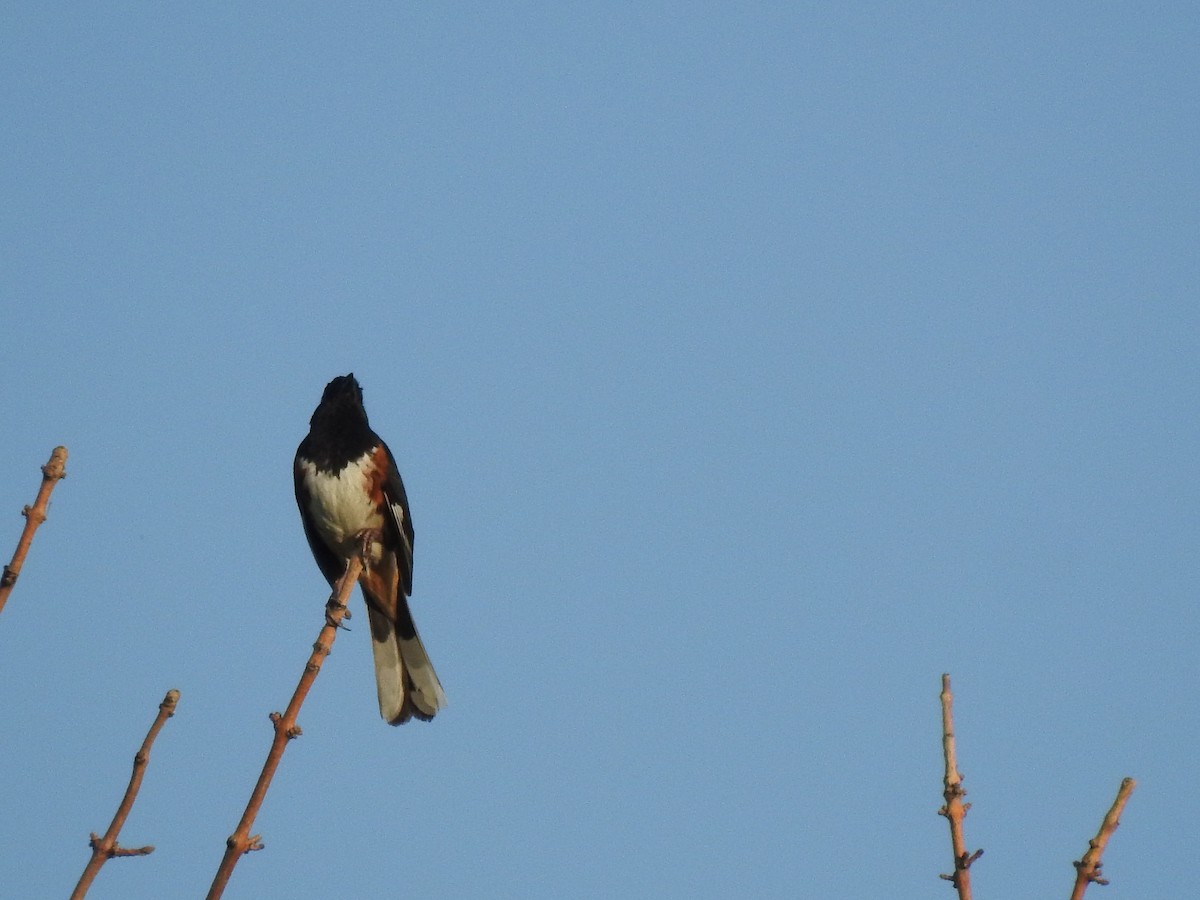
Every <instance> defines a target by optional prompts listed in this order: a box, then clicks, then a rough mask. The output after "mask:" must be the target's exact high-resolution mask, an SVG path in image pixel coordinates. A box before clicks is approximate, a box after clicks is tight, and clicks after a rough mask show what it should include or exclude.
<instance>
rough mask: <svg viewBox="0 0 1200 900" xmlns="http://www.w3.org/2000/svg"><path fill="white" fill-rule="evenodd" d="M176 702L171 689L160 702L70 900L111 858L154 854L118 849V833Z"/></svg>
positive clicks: (79, 896) (80, 895)
mask: <svg viewBox="0 0 1200 900" xmlns="http://www.w3.org/2000/svg"><path fill="white" fill-rule="evenodd" d="M178 702H179V691H176V690H170V691H167V695H166V696H165V697H164V698H163V702H162V703H160V704H158V715H157V716H156V717H155V719H154V724H153V725H151V726H150V730H149V731H148V732H147V733H146V739H145V740H144V741H142V746H141V747H140V748H139V749H138V752H137V753H136V754H134V757H133V775H131V776H130V778H129V787H127V788H126V789H125V796H124V797H123V798H122V799H121V805H120V806H118V807H117V812H116V815H114V816H113V820H112V824H111V825H109V826H108V831H106V832H104V837H97V835H96V833H95V832H92V839H91V847H92V858H91V859H90V860H88V864H87V865H86V866H85V867H84V869H83V874H82V875H80V876H79V883H78V884H76V885H75V890H74V891H73V892H72V893H71V900H82V898H83V896H84V895H85V894H87V892H88V888H90V887H91V886H92V881H93V880H95V878H96V875H97V873H99V871H100V867H101V866H103V865H104V864H105V863H106V862H108V861H109V860H110V859H112V858H113V857H114V856H146V855H148V854H150V853H153V852H154V848H153V847H137V848H134V849H132V850H128V849H126V848H124V847H121V846H119V845H118V844H117V835H118V834H120V833H121V828H122V826H124V824H125V820H126V819H127V818H128V817H129V811H130V810H131V809H133V803H134V801H135V800H137V795H138V791H139V790H140V789H141V787H142V778H143V776H145V774H146V766H147V765H149V764H150V747H151V745H153V744H154V739H155V738H156V737H158V733H159V732H160V731H162V727H163V725H165V724H166V722H167V719H169V718H171V716H173V715H175V705H176V704H177V703H178Z"/></svg>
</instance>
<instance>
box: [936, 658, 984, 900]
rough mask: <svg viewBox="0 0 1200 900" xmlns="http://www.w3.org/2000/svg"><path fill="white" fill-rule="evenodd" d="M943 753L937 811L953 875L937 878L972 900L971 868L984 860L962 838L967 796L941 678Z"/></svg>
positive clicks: (946, 680)
mask: <svg viewBox="0 0 1200 900" xmlns="http://www.w3.org/2000/svg"><path fill="white" fill-rule="evenodd" d="M941 699H942V752H943V754H945V757H946V777H945V780H944V783H945V785H946V790H945V792H944V793H943V794H942V796H943V797H945V798H946V805H945V806H943V807H942V808H941V809H939V810H938V815H940V816H945V817H946V818H947V819H948V820H949V822H950V843H951V844H952V845H953V846H954V874H953V875H941V876H939V877H941V878H943V879H945V880H946V881H949V882H951V883H952V884H953V885H954V887H955V889H956V890H957V891H958V897H959V900H971V864H972V863H973V862H975V860H977V859H979V857H981V856H983V851H982V850H976V851H975V852H974V853H968V852H967V845H966V841H965V840H964V838H963V819H964V818H966V815H967V810H968V809H970V808H971V804H970V803H963V800H962V798H963V797H965V796H966V795H967V792H966V791H965V790H963V786H962V775H961V774H959V771H958V753H957V750H956V749H955V746H954V695H953V694H951V693H950V676H949V675H943V676H942V694H941Z"/></svg>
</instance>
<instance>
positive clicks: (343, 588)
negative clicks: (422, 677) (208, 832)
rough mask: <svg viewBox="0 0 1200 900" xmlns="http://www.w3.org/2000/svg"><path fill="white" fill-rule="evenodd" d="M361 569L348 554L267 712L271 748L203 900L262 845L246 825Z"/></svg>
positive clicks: (219, 890)
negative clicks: (321, 619) (277, 707)
mask: <svg viewBox="0 0 1200 900" xmlns="http://www.w3.org/2000/svg"><path fill="white" fill-rule="evenodd" d="M361 572H362V559H361V558H360V557H359V556H354V557H352V558H351V559H350V562H349V563H348V564H347V565H346V572H345V574H344V575H342V579H341V581H339V582H338V586H337V590H336V591H335V593H334V596H333V597H331V598H330V600H329V603H328V604H327V605H326V614H325V626H324V627H323V628H322V629H321V633H320V634H319V635H318V636H317V642H316V643H315V644H313V649H312V655H311V656H309V658H308V662H307V663H306V664H305V666H304V674H303V675H301V676H300V683H299V684H298V685H296V692H295V693H294V694H293V695H292V700H291V702H290V703H289V704H288V706H287V710H285V711H284V713H283V715H280V714H279V713H277V712H273V713H271V721H272V722H273V723H274V726H275V737H274V739H273V740H272V741H271V750H270V752H268V754H267V761H266V763H264V764H263V769H262V774H261V775H259V776H258V783H257V784H255V785H254V790H253V791H252V792H251V794H250V802H249V803H248V804H246V811H245V812H244V813H243V814H242V820H241V821H240V822H239V823H238V826H237V828H236V829H235V830H234V832H233V834H231V835H230V836H229V839H228V840H227V841H226V842H225V856H224V857H223V858H222V859H221V865H220V867H219V868H218V869H217V874H216V876H215V877H214V878H213V883H212V887H210V888H209V890H208V895H207V900H217V898H219V897H220V896H221V895H222V894H223V893H224V892H225V886H226V885H227V884H229V878H230V876H231V875H232V874H233V869H234V866H236V865H237V864H238V860H239V859H241V858H242V856H243V855H244V854H246V853H249V852H251V851H253V850H261V849H263V843H262V840H261V837H260V836H259V835H257V834H255V835H251V834H250V829H251V828H252V827H254V819H255V817H257V815H258V812H259V810H260V809H261V808H262V804H263V799H264V798H265V797H266V795H267V789H268V788H269V787H270V786H271V779H272V778H274V777H275V770H276V769H277V768H279V762H280V760H281V759H283V751H284V750H285V749H286V748H287V744H288V741H290V740H291V739H292V738H295V737H299V736H300V733H301V732H300V728H299V726H298V725H297V724H296V717H297V716H298V715H299V713H300V707H301V706H302V705H303V704H304V699H305V698H306V697H307V696H308V691H309V689H310V688H311V687H312V685H313V682H314V681H315V680H316V678H317V675H318V674H319V673H320V671H321V664H322V663H323V662H324V661H325V657H326V656H328V655H329V652H330V650H331V649H332V648H333V641H334V639H335V638H336V637H337V630H338V628H339V627H340V626H341V622H342V619H343V618H345V616H346V601H347V600H349V598H350V592H351V591H352V590H353V589H354V585H355V583H356V582H357V581H358V576H359V574H360V573H361Z"/></svg>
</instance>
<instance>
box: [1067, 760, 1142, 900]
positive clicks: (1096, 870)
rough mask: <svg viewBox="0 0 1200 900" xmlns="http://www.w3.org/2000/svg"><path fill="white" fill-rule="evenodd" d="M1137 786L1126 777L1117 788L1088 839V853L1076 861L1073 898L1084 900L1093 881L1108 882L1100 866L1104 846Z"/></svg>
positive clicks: (1073, 899) (1072, 899)
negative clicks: (1094, 833) (1106, 810)
mask: <svg viewBox="0 0 1200 900" xmlns="http://www.w3.org/2000/svg"><path fill="white" fill-rule="evenodd" d="M1135 787H1137V782H1136V781H1134V780H1133V779H1132V778H1124V779H1122V780H1121V787H1120V788H1119V789H1118V790H1117V799H1116V800H1114V801H1113V805H1112V808H1111V809H1109V811H1108V814H1107V815H1106V816H1105V817H1104V821H1103V822H1101V823H1100V830H1099V831H1098V832H1096V836H1095V837H1094V838H1092V839H1091V840H1090V841H1088V850H1087V853H1085V854H1083V859H1081V860H1077V861H1076V862H1075V889H1074V890H1072V891H1071V900H1083V894H1084V891H1086V890H1087V889H1088V885H1089V884H1091V883H1092V882H1095V883H1096V884H1108V882H1107V881H1106V880H1105V879H1104V878H1102V877H1101V875H1100V868H1101V866H1102V865H1103V863H1101V862H1100V857H1102V856H1103V855H1104V848H1105V847H1107V846H1108V839H1109V838H1110V837H1112V833H1113V832H1114V831H1116V830H1117V826H1118V825H1120V824H1121V813H1122V812H1123V811H1124V809H1125V802H1126V801H1127V800H1128V799H1129V795H1130V794H1132V793H1133V789H1134V788H1135Z"/></svg>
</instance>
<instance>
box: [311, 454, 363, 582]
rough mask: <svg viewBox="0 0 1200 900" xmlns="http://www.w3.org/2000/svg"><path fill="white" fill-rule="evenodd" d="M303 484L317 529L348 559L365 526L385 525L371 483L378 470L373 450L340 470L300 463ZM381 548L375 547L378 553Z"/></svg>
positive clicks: (331, 545) (355, 548)
mask: <svg viewBox="0 0 1200 900" xmlns="http://www.w3.org/2000/svg"><path fill="white" fill-rule="evenodd" d="M300 471H301V473H302V475H301V477H302V478H303V479H304V486H305V487H306V488H308V496H309V501H308V511H309V512H310V513H311V514H312V517H313V521H314V523H315V524H316V527H317V530H318V532H319V533H320V534H321V536H322V537H323V538H324V539H325V543H327V544H328V545H329V547H330V549H332V550H334V551H335V552H336V553H337V554H338V555H339V556H342V557H346V558H348V557H349V556H350V555H351V554H352V553H354V552H355V551H356V550H357V549H358V546H357V540H356V539H357V535H358V534H360V533H361V532H362V531H364V530H365V529H368V528H371V529H380V528H382V527H383V516H381V515H380V514H379V510H378V509H376V507H375V504H374V503H372V502H371V498H370V496H369V492H368V484H369V481H370V478H371V476H372V474H373V473H374V471H375V461H374V459H373V458H372V456H371V454H370V453H367V454H364V455H363V456H362V457H360V458H359V459H357V460H355V461H354V462H352V463H350V464H349V465H347V466H346V468H344V469H342V470H341V471H340V472H338V473H336V474H333V473H330V472H320V471H318V470H317V467H316V466H314V465H313V464H312V463H308V462H303V463H301V464H300ZM381 550H382V548H380V547H378V545H376V546H375V547H373V548H372V556H378V553H379V552H380V551H381Z"/></svg>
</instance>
